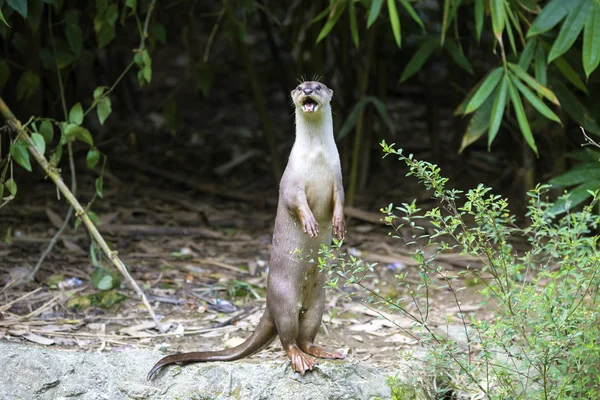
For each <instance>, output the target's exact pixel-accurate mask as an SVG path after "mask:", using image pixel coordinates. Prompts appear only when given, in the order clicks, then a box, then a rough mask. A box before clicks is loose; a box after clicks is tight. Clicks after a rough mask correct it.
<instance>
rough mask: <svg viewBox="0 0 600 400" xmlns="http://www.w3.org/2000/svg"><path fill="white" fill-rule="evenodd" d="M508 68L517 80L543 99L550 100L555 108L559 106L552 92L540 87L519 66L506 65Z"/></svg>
mask: <svg viewBox="0 0 600 400" xmlns="http://www.w3.org/2000/svg"><path fill="white" fill-rule="evenodd" d="M508 68H509V69H510V70H511V71H512V72H514V73H515V75H517V76H518V77H519V79H521V80H522V81H523V82H525V83H526V84H528V85H529V86H530V87H531V88H532V89H534V90H535V91H536V92H538V93H539V94H541V95H542V96H544V97H545V98H547V99H548V100H550V101H551V102H552V103H554V104H556V105H557V106H560V103H559V102H558V98H557V97H556V95H555V94H554V92H552V90H550V89H548V88H547V87H545V86H542V85H541V84H540V83H539V82H538V81H536V80H535V79H533V77H532V76H531V75H529V74H528V73H527V72H526V71H525V70H524V69H523V68H521V67H520V66H519V65H517V64H513V63H508Z"/></svg>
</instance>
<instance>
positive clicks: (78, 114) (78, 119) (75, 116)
mask: <svg viewBox="0 0 600 400" xmlns="http://www.w3.org/2000/svg"><path fill="white" fill-rule="evenodd" d="M69 121H70V122H71V123H72V124H75V125H81V123H82V122H83V108H82V107H81V103H77V104H75V105H74V106H73V107H72V108H71V111H69Z"/></svg>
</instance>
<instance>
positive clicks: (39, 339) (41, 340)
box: [23, 332, 54, 346]
mask: <svg viewBox="0 0 600 400" xmlns="http://www.w3.org/2000/svg"><path fill="white" fill-rule="evenodd" d="M23 337H24V338H25V339H27V340H29V341H30V342H33V343H37V344H41V345H43V346H50V345H51V344H54V340H52V339H49V338H47V337H44V336H40V335H36V334H35V333H31V332H29V333H26V334H25V335H23Z"/></svg>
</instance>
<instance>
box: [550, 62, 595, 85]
mask: <svg viewBox="0 0 600 400" xmlns="http://www.w3.org/2000/svg"><path fill="white" fill-rule="evenodd" d="M554 65H555V66H556V68H557V69H558V70H559V71H560V73H561V74H563V75H564V76H565V78H567V79H568V80H569V82H571V83H572V84H573V85H574V86H575V87H576V88H577V89H579V90H581V91H582V92H583V93H585V94H589V92H588V89H587V86H585V83H583V80H581V78H580V77H579V74H578V73H577V72H576V71H575V69H573V67H572V66H571V64H569V62H568V61H567V60H566V59H565V58H564V57H558V58H557V59H556V60H554Z"/></svg>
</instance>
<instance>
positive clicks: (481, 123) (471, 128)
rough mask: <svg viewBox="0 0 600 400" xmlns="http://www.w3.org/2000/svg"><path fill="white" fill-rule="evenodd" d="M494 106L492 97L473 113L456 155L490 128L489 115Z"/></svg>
mask: <svg viewBox="0 0 600 400" xmlns="http://www.w3.org/2000/svg"><path fill="white" fill-rule="evenodd" d="M493 104H494V97H493V96H490V97H488V99H487V100H486V101H485V102H484V103H483V104H482V105H481V107H479V108H478V109H477V111H475V113H474V114H473V116H472V117H471V120H470V121H469V124H468V125H467V131H466V132H465V134H464V135H463V137H462V142H461V144H460V149H459V150H458V154H460V153H462V152H463V151H464V149H465V148H467V147H468V146H469V145H471V144H472V143H475V141H477V139H479V138H480V137H481V136H482V135H483V134H484V133H485V131H487V129H488V127H489V126H490V114H491V112H492V105H493Z"/></svg>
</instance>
